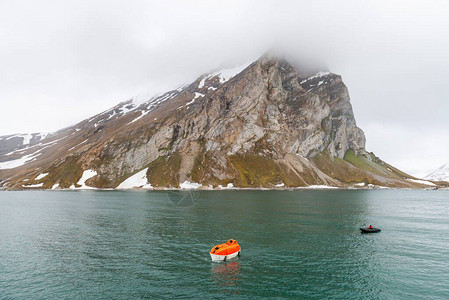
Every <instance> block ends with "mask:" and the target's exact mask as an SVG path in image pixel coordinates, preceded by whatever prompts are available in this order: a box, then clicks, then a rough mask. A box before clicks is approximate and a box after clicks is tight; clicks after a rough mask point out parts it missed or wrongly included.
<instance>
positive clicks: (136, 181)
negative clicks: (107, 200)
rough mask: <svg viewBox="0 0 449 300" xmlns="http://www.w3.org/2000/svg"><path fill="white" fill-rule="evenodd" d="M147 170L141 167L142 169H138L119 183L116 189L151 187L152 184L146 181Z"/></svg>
mask: <svg viewBox="0 0 449 300" xmlns="http://www.w3.org/2000/svg"><path fill="white" fill-rule="evenodd" d="M147 171H148V168H146V169H143V170H142V171H139V172H137V173H136V174H134V175H132V176H130V177H128V178H127V179H125V180H124V181H123V182H122V183H120V184H119V186H118V187H117V189H123V190H127V189H133V188H142V189H152V188H153V186H152V185H151V184H150V183H149V182H148V181H147Z"/></svg>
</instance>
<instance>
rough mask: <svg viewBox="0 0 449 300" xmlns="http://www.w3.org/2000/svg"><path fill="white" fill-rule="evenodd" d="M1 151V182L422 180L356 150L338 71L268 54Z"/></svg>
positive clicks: (361, 144) (360, 142) (357, 139)
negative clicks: (314, 70) (315, 70)
mask: <svg viewBox="0 0 449 300" xmlns="http://www.w3.org/2000/svg"><path fill="white" fill-rule="evenodd" d="M298 74H300V75H298ZM10 150H11V152H9V153H7V154H6V155H3V156H0V180H2V182H0V184H1V185H3V188H8V189H20V188H27V187H28V188H70V187H72V188H77V187H81V186H83V187H86V186H91V187H101V188H115V187H118V186H119V187H141V186H143V185H145V186H146V187H149V186H152V187H155V188H157V187H159V188H163V187H174V188H178V187H179V186H180V185H181V186H182V184H183V183H186V182H187V183H189V182H195V183H197V185H196V186H199V185H202V186H204V187H220V186H227V185H230V184H232V185H233V186H234V187H281V186H284V187H301V186H309V185H330V186H352V185H355V184H358V185H361V184H363V185H367V184H375V185H384V186H402V187H416V186H425V184H424V185H423V184H418V183H416V182H413V181H411V180H409V179H412V178H411V177H410V176H408V175H406V174H404V173H402V172H400V171H399V170H396V169H394V168H393V167H391V166H389V165H387V164H385V163H384V162H382V161H381V160H380V159H378V158H377V157H375V156H374V155H373V154H370V153H367V152H366V151H365V136H364V133H363V131H362V130H361V129H360V128H358V127H357V125H356V122H355V118H354V114H353V111H352V107H351V104H350V101H349V94H348V90H347V88H346V86H345V85H344V83H343V82H342V79H341V77H340V76H338V75H336V74H332V73H330V72H324V71H322V72H318V73H314V74H308V73H307V72H305V71H304V70H298V69H297V68H294V67H293V66H292V65H291V64H289V63H288V62H287V61H285V60H282V59H278V58H276V57H273V56H269V55H266V56H263V57H262V58H260V59H259V60H257V61H255V62H253V63H251V64H248V65H244V66H241V67H238V68H235V69H230V70H222V71H218V72H215V73H210V74H205V75H203V76H201V77H200V78H198V79H197V80H196V81H195V82H193V83H192V84H190V85H188V86H184V87H181V88H179V89H177V90H173V91H170V92H167V93H166V94H164V95H161V96H159V97H155V98H152V99H149V100H147V99H146V98H143V99H131V100H129V101H126V102H123V103H120V104H119V105H117V106H116V107H114V108H112V109H111V110H108V111H106V112H104V113H102V114H99V115H96V116H94V117H93V118H91V119H89V120H85V121H83V122H80V123H79V124H76V125H75V126H73V127H70V128H66V129H64V130H61V131H59V132H56V133H54V134H53V135H51V136H50V137H47V138H46V139H44V140H42V141H41V142H40V143H39V144H36V145H33V146H28V147H25V148H23V147H18V148H17V149H10ZM24 157H25V160H24ZM14 162H16V163H15V164H14ZM20 163H22V164H21V165H20ZM17 164H19V166H16V167H14V168H10V167H8V166H11V165H14V166H15V165H17ZM89 174H90V175H89ZM135 174H136V175H135ZM142 174H143V176H142ZM43 175H45V176H43ZM88 175H89V176H88ZM136 176H138V177H141V178H140V179H141V181H138V182H137V183H135V182H134V181H133V180H134V179H135V177H136ZM142 180H143V181H142ZM130 182H134V183H130Z"/></svg>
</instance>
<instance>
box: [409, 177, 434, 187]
mask: <svg viewBox="0 0 449 300" xmlns="http://www.w3.org/2000/svg"><path fill="white" fill-rule="evenodd" d="M407 180H408V181H411V182H414V183H419V184H425V185H431V186H436V184H435V183H433V182H430V181H426V180H419V179H409V178H407Z"/></svg>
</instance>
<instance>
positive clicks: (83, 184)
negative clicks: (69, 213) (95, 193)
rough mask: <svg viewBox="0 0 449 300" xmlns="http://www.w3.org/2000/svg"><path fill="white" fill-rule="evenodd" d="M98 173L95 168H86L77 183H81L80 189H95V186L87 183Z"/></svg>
mask: <svg viewBox="0 0 449 300" xmlns="http://www.w3.org/2000/svg"><path fill="white" fill-rule="evenodd" d="M96 175H97V172H96V171H94V170H84V172H83V175H82V176H81V178H80V180H78V182H77V183H76V184H78V185H81V187H80V189H95V188H94V187H91V186H88V185H86V180H87V179H89V178H92V177H94V176H96ZM71 188H72V187H71Z"/></svg>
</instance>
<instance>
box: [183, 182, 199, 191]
mask: <svg viewBox="0 0 449 300" xmlns="http://www.w3.org/2000/svg"><path fill="white" fill-rule="evenodd" d="M179 187H180V188H181V189H183V190H196V189H197V188H200V187H202V185H201V184H199V183H196V182H190V181H187V180H186V181H184V182H183V183H180V184H179Z"/></svg>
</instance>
